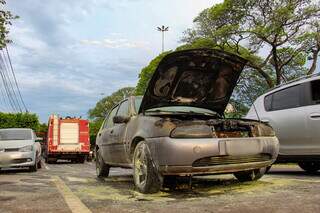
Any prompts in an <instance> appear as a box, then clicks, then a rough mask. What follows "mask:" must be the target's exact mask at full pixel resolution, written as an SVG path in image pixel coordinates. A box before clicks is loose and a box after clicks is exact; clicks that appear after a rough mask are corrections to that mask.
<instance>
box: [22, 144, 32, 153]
mask: <svg viewBox="0 0 320 213" xmlns="http://www.w3.org/2000/svg"><path fill="white" fill-rule="evenodd" d="M32 149H33V146H32V145H28V146H24V147H21V148H20V149H19V151H20V152H31V151H32Z"/></svg>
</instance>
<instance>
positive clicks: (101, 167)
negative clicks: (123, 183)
mask: <svg viewBox="0 0 320 213" xmlns="http://www.w3.org/2000/svg"><path fill="white" fill-rule="evenodd" d="M96 156H97V159H96V173H97V177H98V178H102V177H108V176H109V170H110V166H108V165H107V164H106V163H105V162H104V161H103V159H102V156H101V154H100V151H99V150H97V154H96Z"/></svg>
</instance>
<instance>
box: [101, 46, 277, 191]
mask: <svg viewBox="0 0 320 213" xmlns="http://www.w3.org/2000/svg"><path fill="white" fill-rule="evenodd" d="M245 63H246V61H245V60H244V59H241V58H239V57H238V56H235V55H232V54H228V53H226V52H222V51H216V50H207V49H196V50H188V51H181V52H176V53H172V54H169V55H168V56H166V57H165V58H164V59H163V60H162V61H161V62H160V64H159V66H158V68H157V69H156V71H155V73H154V75H153V77H152V79H151V81H150V83H149V85H148V88H147V91H146V93H145V95H144V96H143V98H142V101H141V105H140V107H139V106H137V104H136V100H138V98H139V97H129V98H128V99H126V100H124V101H122V102H121V103H120V104H118V105H117V106H116V107H115V108H113V109H112V110H111V112H110V113H109V115H108V116H107V117H106V120H105V121H104V124H103V125H102V127H101V129H100V130H99V133H98V137H97V143H96V145H97V146H96V151H97V152H98V153H99V156H101V158H100V160H101V159H102V160H103V163H102V164H101V162H100V160H99V161H97V162H99V163H98V164H97V174H98V176H101V175H105V174H108V171H109V167H112V166H121V167H133V168H134V180H135V184H136V186H137V187H138V188H139V190H140V191H141V192H151V191H156V190H154V189H153V187H155V189H157V186H156V185H158V184H157V183H158V182H159V181H160V180H161V178H160V177H163V176H166V175H193V174H215V173H235V176H236V177H237V178H238V179H241V180H244V181H246V180H247V179H251V178H252V180H253V179H254V178H255V176H256V174H257V177H258V178H259V177H261V176H262V175H263V174H264V172H263V171H261V169H262V168H265V167H267V166H269V165H271V164H272V163H273V162H274V161H275V159H276V157H277V155H278V152H279V143H278V139H277V138H276V137H275V134H274V131H273V130H272V128H271V127H270V126H269V125H268V124H267V123H263V122H260V121H254V120H246V119H225V118H224V117H223V112H224V110H225V108H226V106H227V103H228V101H229V99H230V96H231V94H232V91H233V88H234V87H235V85H236V83H237V80H238V78H239V76H240V74H241V71H242V68H243V67H244V65H245ZM166 75H168V76H166ZM198 76H202V77H201V79H199V78H198ZM219 79H220V80H219ZM203 82H205V83H203ZM140 98H141V97H140ZM126 107H127V109H125V108H126ZM166 107H167V109H166V110H164V108H166ZM168 107H169V108H170V107H171V109H173V108H172V107H184V109H186V108H188V109H187V110H188V111H179V110H171V111H170V110H169V109H168ZM136 108H139V109H136ZM124 109H125V110H124ZM174 109H177V108H174ZM168 110H169V111H168ZM180 110H183V109H181V108H180ZM197 110H198V111H197ZM199 110H200V111H199ZM113 116H115V118H114V117H113ZM117 116H122V117H117ZM112 121H115V122H116V123H113V122H112ZM120 121H121V122H120ZM145 153H147V154H145ZM141 156H142V157H141ZM145 158H146V159H147V160H145ZM101 165H102V167H100V166H101ZM144 166H145V167H146V168H147V169H144V168H143V167H144ZM142 170H144V171H143V172H142V173H141V174H140V172H141V171H142ZM244 171H249V172H253V173H254V174H253V173H252V174H253V176H252V175H251V174H249V173H246V174H243V173H237V172H244ZM146 172H147V173H146ZM151 173H152V175H151V176H148V175H150V174H151ZM155 174H156V175H155ZM158 175H159V178H157V176H158ZM140 176H141V177H145V178H147V177H148V178H147V182H148V184H147V185H144V181H143V180H142V181H140ZM150 178H151V179H150ZM139 181H140V182H139Z"/></svg>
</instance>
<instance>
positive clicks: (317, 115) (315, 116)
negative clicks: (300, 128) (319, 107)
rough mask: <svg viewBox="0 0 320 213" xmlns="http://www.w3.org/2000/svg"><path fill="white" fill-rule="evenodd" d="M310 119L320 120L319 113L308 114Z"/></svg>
mask: <svg viewBox="0 0 320 213" xmlns="http://www.w3.org/2000/svg"><path fill="white" fill-rule="evenodd" d="M310 118H312V119H320V113H312V114H310Z"/></svg>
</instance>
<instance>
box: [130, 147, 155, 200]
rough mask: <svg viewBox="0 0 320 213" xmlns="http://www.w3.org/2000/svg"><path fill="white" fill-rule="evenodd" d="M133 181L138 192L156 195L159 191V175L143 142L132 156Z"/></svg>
mask: <svg viewBox="0 0 320 213" xmlns="http://www.w3.org/2000/svg"><path fill="white" fill-rule="evenodd" d="M133 165H134V169H133V180H134V184H135V186H136V187H137V189H138V190H139V192H141V193H144V194H149V193H156V192H158V191H159V190H160V186H161V182H160V180H159V174H158V172H157V169H156V168H155V166H154V163H153V162H152V159H151V153H150V151H149V148H148V146H147V144H146V142H145V141H142V142H140V143H139V144H138V145H137V146H136V148H135V151H134V154H133Z"/></svg>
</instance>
